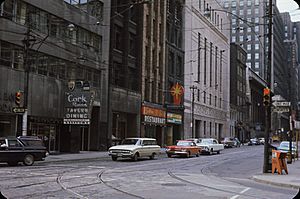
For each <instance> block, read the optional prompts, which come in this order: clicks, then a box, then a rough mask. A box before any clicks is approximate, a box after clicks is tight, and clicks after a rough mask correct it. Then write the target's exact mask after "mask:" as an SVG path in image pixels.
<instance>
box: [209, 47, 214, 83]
mask: <svg viewBox="0 0 300 199" xmlns="http://www.w3.org/2000/svg"><path fill="white" fill-rule="evenodd" d="M212 65H213V43H212V42H210V55H209V86H212V75H213V71H212V69H213V67H212Z"/></svg>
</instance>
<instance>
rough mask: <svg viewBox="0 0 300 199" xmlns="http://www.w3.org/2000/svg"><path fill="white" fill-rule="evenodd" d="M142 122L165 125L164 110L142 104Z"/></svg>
mask: <svg viewBox="0 0 300 199" xmlns="http://www.w3.org/2000/svg"><path fill="white" fill-rule="evenodd" d="M142 116H143V122H144V123H148V124H157V125H165V124H166V111H165V110H162V109H158V108H152V107H148V106H142Z"/></svg>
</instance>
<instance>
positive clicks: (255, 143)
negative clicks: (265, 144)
mask: <svg viewBox="0 0 300 199" xmlns="http://www.w3.org/2000/svg"><path fill="white" fill-rule="evenodd" d="M252 145H260V142H259V140H258V139H257V138H252V139H250V141H249V142H248V146H252Z"/></svg>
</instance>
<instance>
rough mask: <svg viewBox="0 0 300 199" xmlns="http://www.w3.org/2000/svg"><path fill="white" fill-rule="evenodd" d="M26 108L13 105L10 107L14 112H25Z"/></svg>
mask: <svg viewBox="0 0 300 199" xmlns="http://www.w3.org/2000/svg"><path fill="white" fill-rule="evenodd" d="M25 111H26V108H24V107H13V108H12V112H14V113H25Z"/></svg>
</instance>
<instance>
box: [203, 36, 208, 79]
mask: <svg viewBox="0 0 300 199" xmlns="http://www.w3.org/2000/svg"><path fill="white" fill-rule="evenodd" d="M206 48H207V39H206V38H204V59H203V60H204V71H203V75H204V85H206V67H207V66H206V64H207V63H206V62H207V57H206V56H207V50H206Z"/></svg>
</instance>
